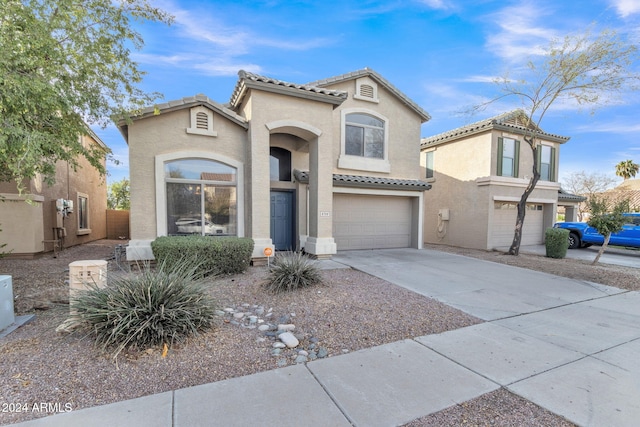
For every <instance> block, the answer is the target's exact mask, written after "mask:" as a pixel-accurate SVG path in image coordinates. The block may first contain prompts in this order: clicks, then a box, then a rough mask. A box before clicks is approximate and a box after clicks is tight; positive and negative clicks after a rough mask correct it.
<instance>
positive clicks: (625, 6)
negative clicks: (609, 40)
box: [611, 0, 640, 18]
mask: <svg viewBox="0 0 640 427" xmlns="http://www.w3.org/2000/svg"><path fill="white" fill-rule="evenodd" d="M611 5H612V6H613V7H615V8H616V9H617V11H618V14H619V15H620V16H621V17H623V18H626V17H628V16H629V15H634V14H636V13H640V1H638V0H613V1H612V2H611Z"/></svg>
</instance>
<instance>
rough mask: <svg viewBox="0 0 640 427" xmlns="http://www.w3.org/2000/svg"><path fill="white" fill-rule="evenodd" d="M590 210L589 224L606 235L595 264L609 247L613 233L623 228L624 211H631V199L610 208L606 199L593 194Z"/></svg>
mask: <svg viewBox="0 0 640 427" xmlns="http://www.w3.org/2000/svg"><path fill="white" fill-rule="evenodd" d="M589 210H590V211H591V216H590V217H589V221H587V224H589V226H590V227H593V228H595V229H596V230H597V231H598V233H600V234H602V235H603V236H604V243H603V244H602V246H600V250H599V251H598V254H597V255H596V258H595V259H594V260H593V262H592V263H591V265H595V264H597V263H598V261H599V260H600V257H601V256H602V254H603V253H604V251H605V249H607V245H609V240H610V239H611V234H613V233H617V232H618V231H621V230H622V226H623V225H624V224H625V222H626V219H625V217H624V215H623V213H625V212H629V200H621V201H619V202H618V203H616V204H615V206H614V207H613V209H611V210H609V209H608V206H607V202H606V200H604V199H601V198H599V197H597V196H593V197H591V198H590V199H589Z"/></svg>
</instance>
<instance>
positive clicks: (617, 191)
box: [583, 179, 640, 212]
mask: <svg viewBox="0 0 640 427" xmlns="http://www.w3.org/2000/svg"><path fill="white" fill-rule="evenodd" d="M595 195H596V196H597V197H600V198H602V199H604V200H605V201H606V202H607V206H608V207H609V209H613V207H614V206H615V205H616V204H617V203H620V202H621V201H623V200H628V201H629V210H630V211H631V212H640V179H626V180H625V181H624V182H622V184H620V185H618V186H617V187H616V188H612V189H611V190H607V191H604V192H602V193H596V194H595ZM583 207H584V210H585V211H587V210H588V208H587V203H586V202H585V203H584V205H583Z"/></svg>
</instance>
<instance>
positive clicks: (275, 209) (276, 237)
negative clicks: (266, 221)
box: [271, 190, 296, 251]
mask: <svg viewBox="0 0 640 427" xmlns="http://www.w3.org/2000/svg"><path fill="white" fill-rule="evenodd" d="M294 212H295V211H294V209H293V192H292V191H275V190H274V191H271V241H272V242H273V245H274V246H275V247H276V250H277V251H291V250H295V248H296V245H295V241H294V235H295V233H294V220H293V218H294Z"/></svg>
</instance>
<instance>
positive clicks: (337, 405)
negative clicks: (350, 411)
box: [304, 363, 356, 426]
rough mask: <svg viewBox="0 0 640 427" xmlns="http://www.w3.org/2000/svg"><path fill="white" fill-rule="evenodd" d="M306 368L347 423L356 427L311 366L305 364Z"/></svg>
mask: <svg viewBox="0 0 640 427" xmlns="http://www.w3.org/2000/svg"><path fill="white" fill-rule="evenodd" d="M304 367H305V368H306V369H307V371H309V373H310V374H311V376H312V377H313V379H314V380H316V382H317V383H318V385H319V386H320V387H322V390H324V392H325V393H326V394H327V396H328V397H329V399H331V401H332V402H333V404H334V405H336V407H337V408H338V410H339V411H340V413H341V414H342V415H343V416H344V417H345V418H346V419H347V422H348V423H349V424H351V425H352V426H355V425H356V423H355V422H354V421H353V420H352V419H351V417H349V415H347V412H346V411H345V410H344V408H343V407H342V406H341V405H340V404H339V403H338V401H337V400H336V399H335V398H334V397H333V396H332V395H331V393H330V392H329V390H327V388H326V387H325V386H324V384H322V381H320V379H319V378H318V377H317V376H316V374H314V373H313V371H312V370H311V369H309V366H308V365H307V364H306V363H305V364H304Z"/></svg>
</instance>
